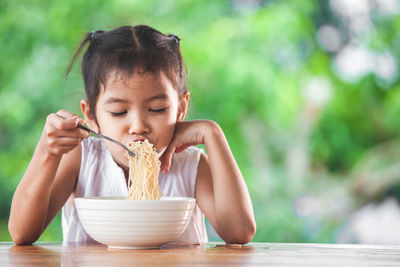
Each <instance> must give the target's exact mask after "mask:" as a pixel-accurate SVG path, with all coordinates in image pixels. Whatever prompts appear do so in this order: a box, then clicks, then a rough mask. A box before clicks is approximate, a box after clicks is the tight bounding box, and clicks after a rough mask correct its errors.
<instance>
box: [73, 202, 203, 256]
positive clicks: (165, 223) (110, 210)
mask: <svg viewBox="0 0 400 267" xmlns="http://www.w3.org/2000/svg"><path fill="white" fill-rule="evenodd" d="M195 202H196V200H195V199H194V198H183V197H161V198H160V199H159V200H126V199H125V197H93V198H90V197H88V198H76V199H75V205H76V207H77V211H78V216H79V219H80V220H81V223H82V225H83V228H84V229H85V231H86V232H87V233H88V234H89V235H90V236H91V237H92V238H93V239H94V240H96V241H97V242H99V243H102V244H104V245H107V246H108V247H110V248H120V249H149V248H159V247H160V246H162V245H163V244H166V243H168V242H170V241H173V240H175V239H177V238H178V237H179V236H180V235H181V234H182V233H183V231H184V230H185V228H186V225H187V223H188V221H189V219H190V217H191V216H192V213H193V208H194V205H195Z"/></svg>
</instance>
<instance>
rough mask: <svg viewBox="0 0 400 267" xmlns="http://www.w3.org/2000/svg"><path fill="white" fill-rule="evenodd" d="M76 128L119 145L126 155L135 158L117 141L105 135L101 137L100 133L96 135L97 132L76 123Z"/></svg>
mask: <svg viewBox="0 0 400 267" xmlns="http://www.w3.org/2000/svg"><path fill="white" fill-rule="evenodd" d="M76 127H78V128H81V129H84V130H86V131H89V132H90V133H92V134H94V135H97V136H98V137H101V138H104V139H107V140H108V141H111V142H113V143H116V144H117V145H120V146H121V147H123V148H124V149H125V150H126V151H128V154H129V156H131V157H135V156H136V154H135V153H134V152H132V151H130V150H129V148H127V147H126V146H125V145H123V144H121V143H120V142H118V141H115V140H114V139H112V138H110V137H108V136H105V135H102V134H100V133H98V132H95V131H93V130H92V129H90V128H88V127H86V126H84V125H82V124H80V123H78V126H76Z"/></svg>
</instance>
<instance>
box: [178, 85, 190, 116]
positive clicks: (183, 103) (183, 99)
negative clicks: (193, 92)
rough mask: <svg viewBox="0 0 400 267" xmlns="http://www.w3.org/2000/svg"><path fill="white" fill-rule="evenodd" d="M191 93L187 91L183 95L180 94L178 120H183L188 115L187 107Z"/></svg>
mask: <svg viewBox="0 0 400 267" xmlns="http://www.w3.org/2000/svg"><path fill="white" fill-rule="evenodd" d="M189 99H190V93H189V92H185V93H184V94H183V95H181V96H179V104H178V115H177V118H176V120H177V121H183V120H184V119H185V117H186V113H187V109H188V106H189Z"/></svg>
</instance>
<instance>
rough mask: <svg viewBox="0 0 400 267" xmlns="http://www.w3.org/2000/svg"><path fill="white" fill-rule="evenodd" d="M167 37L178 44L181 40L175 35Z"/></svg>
mask: <svg viewBox="0 0 400 267" xmlns="http://www.w3.org/2000/svg"><path fill="white" fill-rule="evenodd" d="M168 37H170V38H174V40H175V42H176V43H177V44H178V43H179V41H180V40H181V39H180V38H179V37H178V36H177V35H175V34H168Z"/></svg>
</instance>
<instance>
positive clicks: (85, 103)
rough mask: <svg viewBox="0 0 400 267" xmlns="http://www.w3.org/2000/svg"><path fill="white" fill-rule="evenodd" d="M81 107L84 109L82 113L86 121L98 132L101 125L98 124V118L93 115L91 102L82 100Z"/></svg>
mask: <svg viewBox="0 0 400 267" xmlns="http://www.w3.org/2000/svg"><path fill="white" fill-rule="evenodd" d="M81 109H82V114H83V118H84V119H85V123H86V124H87V125H88V126H89V127H90V128H91V129H92V130H95V131H96V132H99V130H100V129H99V126H98V125H97V122H96V119H95V118H94V116H93V115H92V112H91V110H90V105H89V102H88V101H87V100H86V99H82V100H81Z"/></svg>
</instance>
